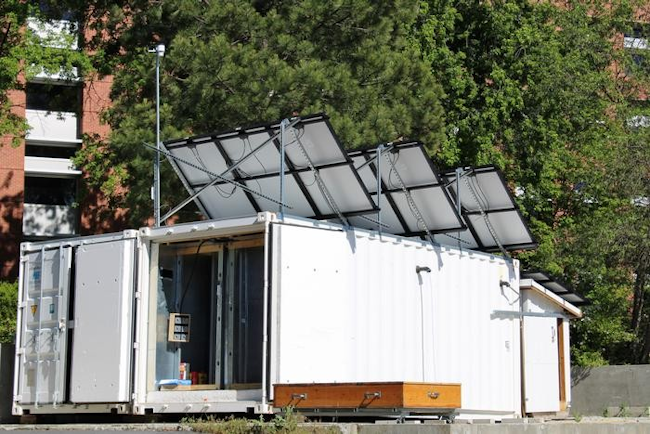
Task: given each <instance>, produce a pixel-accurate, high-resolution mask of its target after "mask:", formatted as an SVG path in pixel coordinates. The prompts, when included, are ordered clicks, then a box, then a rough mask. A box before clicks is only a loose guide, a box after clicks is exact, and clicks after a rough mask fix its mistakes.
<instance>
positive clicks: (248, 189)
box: [143, 143, 291, 220]
mask: <svg viewBox="0 0 650 434" xmlns="http://www.w3.org/2000/svg"><path fill="white" fill-rule="evenodd" d="M143 145H144V146H146V147H147V148H149V149H152V150H155V149H156V148H155V147H153V146H151V145H149V144H148V143H143ZM258 149H259V148H258ZM160 153H161V154H163V155H164V156H166V157H168V158H171V159H173V160H174V161H178V162H179V163H183V164H185V165H187V166H189V167H192V168H194V169H196V170H200V171H201V172H204V173H206V174H208V175H210V176H213V177H214V179H213V180H212V181H210V182H209V183H208V184H206V185H204V186H203V187H201V189H200V190H199V191H197V192H195V193H194V194H192V195H191V196H190V197H188V198H187V199H185V200H184V201H183V202H181V203H180V204H179V205H177V206H176V207H175V208H174V209H173V210H171V211H170V212H168V213H167V214H165V216H164V218H163V220H166V219H167V218H169V216H171V215H173V214H174V213H176V212H177V211H178V210H179V209H181V208H182V207H183V206H185V205H187V204H188V203H189V202H191V201H192V200H194V198H196V197H197V196H198V195H199V194H201V192H202V191H203V190H205V189H206V188H208V187H211V186H213V185H214V184H216V183H217V182H219V181H223V182H227V183H229V184H232V185H234V186H235V187H239V188H241V189H242V190H244V191H246V192H248V193H251V194H254V195H256V196H259V197H261V198H262V199H266V200H268V201H271V202H273V203H276V204H281V202H279V201H277V200H275V199H273V198H272V197H269V196H267V195H265V194H263V193H260V192H258V191H255V190H253V189H251V188H249V187H247V186H245V185H244V184H240V183H239V182H237V181H233V180H232V179H228V178H224V177H223V176H222V175H217V174H216V173H214V172H212V171H210V170H208V169H206V168H204V167H201V166H199V165H196V164H194V163H190V162H189V161H187V160H184V159H182V158H179V157H177V156H175V155H172V154H170V153H169V152H167V151H163V150H162V149H161V150H160ZM244 158H246V157H244ZM241 161H242V160H239V161H238V162H237V163H236V164H234V165H233V166H231V167H230V168H228V170H227V171H226V172H224V173H226V174H227V173H229V172H232V171H233V170H235V169H236V168H237V166H238V165H239V163H241ZM282 205H283V206H286V207H287V208H289V209H291V207H290V206H289V205H287V204H282Z"/></svg>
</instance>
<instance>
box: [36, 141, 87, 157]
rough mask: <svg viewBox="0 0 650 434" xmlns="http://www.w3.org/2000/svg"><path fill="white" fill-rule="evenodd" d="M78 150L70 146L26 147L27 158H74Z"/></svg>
mask: <svg viewBox="0 0 650 434" xmlns="http://www.w3.org/2000/svg"><path fill="white" fill-rule="evenodd" d="M75 152H77V148H75V147H70V146H48V145H32V144H29V143H27V145H26V146H25V156H26V157H48V158H72V157H74V154H75Z"/></svg>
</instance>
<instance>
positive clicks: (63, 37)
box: [27, 17, 79, 50]
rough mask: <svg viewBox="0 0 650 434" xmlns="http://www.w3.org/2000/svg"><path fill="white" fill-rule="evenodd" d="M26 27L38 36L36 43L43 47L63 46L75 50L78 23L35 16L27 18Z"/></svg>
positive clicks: (77, 44)
mask: <svg viewBox="0 0 650 434" xmlns="http://www.w3.org/2000/svg"><path fill="white" fill-rule="evenodd" d="M27 28H28V29H29V30H31V31H32V32H33V34H34V35H35V36H36V37H37V38H38V43H39V44H40V45H41V46H43V47H49V48H64V49H68V50H76V49H77V48H78V47H79V43H78V41H77V29H78V28H79V25H78V23H76V22H74V21H69V20H47V21H41V20H39V19H36V18H33V17H32V18H28V19H27Z"/></svg>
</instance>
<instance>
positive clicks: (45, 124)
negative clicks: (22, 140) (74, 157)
mask: <svg viewBox="0 0 650 434" xmlns="http://www.w3.org/2000/svg"><path fill="white" fill-rule="evenodd" d="M25 117H26V119H27V124H28V125H29V127H30V130H29V132H28V133H27V136H26V139H27V141H37V142H65V143H80V142H81V140H79V123H78V121H77V115H76V114H75V113H72V112H49V111H47V110H33V109H27V110H25Z"/></svg>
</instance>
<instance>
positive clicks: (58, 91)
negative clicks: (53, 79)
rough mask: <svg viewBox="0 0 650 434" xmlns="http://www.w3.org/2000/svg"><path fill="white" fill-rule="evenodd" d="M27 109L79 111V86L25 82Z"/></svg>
mask: <svg viewBox="0 0 650 434" xmlns="http://www.w3.org/2000/svg"><path fill="white" fill-rule="evenodd" d="M25 93H26V97H27V109H28V110H44V111H51V112H72V113H79V109H80V107H81V88H80V87H79V86H68V85H60V84H49V83H48V84H46V83H27V87H26V91H25Z"/></svg>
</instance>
